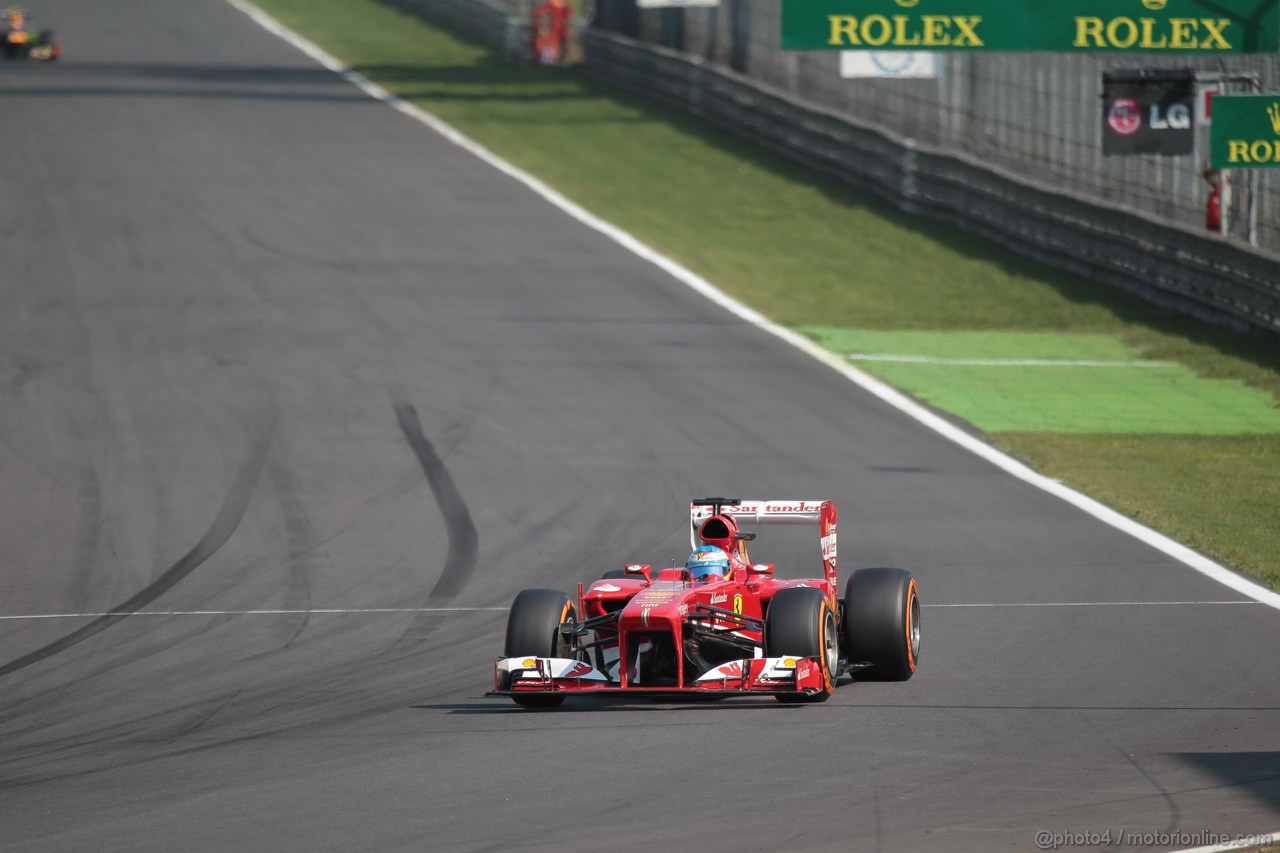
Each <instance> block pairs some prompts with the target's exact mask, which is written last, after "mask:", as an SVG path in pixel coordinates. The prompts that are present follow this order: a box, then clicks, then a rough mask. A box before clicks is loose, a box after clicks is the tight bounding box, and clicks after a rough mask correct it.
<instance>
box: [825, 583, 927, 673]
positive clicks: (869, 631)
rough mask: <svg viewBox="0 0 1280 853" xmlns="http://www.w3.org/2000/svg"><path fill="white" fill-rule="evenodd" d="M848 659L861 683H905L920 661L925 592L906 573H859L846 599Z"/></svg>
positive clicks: (845, 621) (845, 631)
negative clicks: (864, 666)
mask: <svg viewBox="0 0 1280 853" xmlns="http://www.w3.org/2000/svg"><path fill="white" fill-rule="evenodd" d="M844 634H845V645H846V647H847V648H846V657H847V659H848V661H849V663H850V664H859V663H868V664H871V666H870V667H869V668H868V669H865V670H859V671H858V672H857V675H856V677H857V678H858V680H860V681H906V680H907V679H908V678H910V677H911V676H912V675H914V674H915V671H916V664H917V663H918V662H919V660H920V593H919V590H918V589H917V587H916V579H915V578H914V577H912V576H911V573H910V572H908V571H906V570H904V569H886V568H879V569H859V570H858V571H856V572H854V573H853V575H852V576H851V577H850V578H849V582H848V584H846V585H845V595H844Z"/></svg>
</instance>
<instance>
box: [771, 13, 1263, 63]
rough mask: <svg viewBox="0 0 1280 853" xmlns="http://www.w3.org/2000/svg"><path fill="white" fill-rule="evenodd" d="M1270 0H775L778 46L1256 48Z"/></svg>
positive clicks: (1134, 50) (1222, 50)
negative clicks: (779, 12)
mask: <svg viewBox="0 0 1280 853" xmlns="http://www.w3.org/2000/svg"><path fill="white" fill-rule="evenodd" d="M1278 30H1280V0H782V47H783V48H784V49H786V50H1007V51H1064V52H1072V51H1126V52H1131V53H1263V52H1271V51H1274V50H1276V49H1277V47H1280V40H1278V38H1277V31H1278Z"/></svg>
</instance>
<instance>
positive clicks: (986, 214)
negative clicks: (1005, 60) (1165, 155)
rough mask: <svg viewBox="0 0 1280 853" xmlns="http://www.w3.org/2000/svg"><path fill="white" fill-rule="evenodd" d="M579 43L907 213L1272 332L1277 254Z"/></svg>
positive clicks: (626, 47)
mask: <svg viewBox="0 0 1280 853" xmlns="http://www.w3.org/2000/svg"><path fill="white" fill-rule="evenodd" d="M584 42H585V49H586V70H587V72H588V73H589V74H591V75H592V76H595V77H598V78H601V79H604V80H606V81H608V82H611V83H614V84H615V85H618V86H621V87H623V88H626V89H631V90H633V91H637V92H641V93H643V94H646V95H650V96H654V97H659V98H662V99H663V100H666V101H668V102H670V103H673V104H675V105H677V106H681V107H683V108H685V109H688V110H690V111H691V112H694V113H696V114H698V115H700V116H702V117H704V118H707V119H709V120H711V121H713V122H715V123H716V124H719V125H721V126H723V127H725V128H727V129H729V130H731V131H733V132H735V133H738V134H741V135H743V136H745V137H748V138H750V139H753V140H755V141H757V142H762V143H764V144H766V145H768V146H770V147H772V148H774V149H776V150H778V151H780V152H782V153H784V154H786V155H788V156H791V157H793V158H795V159H797V160H800V161H802V162H805V163H808V164H810V165H813V166H817V167H819V168H821V169H824V170H826V171H828V172H830V173H833V174H835V175H836V176H838V177H839V178H841V179H843V180H845V181H847V182H849V183H851V184H854V185H856V186H859V187H862V188H864V189H868V190H871V191H873V192H875V193H877V194H878V195H880V196H881V197H883V198H885V199H886V200H888V201H889V202H890V203H892V204H894V205H896V206H898V207H900V208H902V209H904V210H907V211H910V212H914V213H922V214H925V215H928V216H931V217H934V218H938V219H943V220H946V221H948V222H951V223H954V224H955V225H956V226H958V227H960V228H962V229H964V230H966V231H970V232H973V233H976V234H979V235H981V236H983V237H986V238H988V239H991V240H993V241H995V242H997V243H1000V244H1003V245H1005V246H1007V247H1009V248H1010V249H1012V250H1014V251H1016V252H1018V253H1020V254H1024V255H1028V256H1030V257H1033V258H1036V259H1037V260H1041V261H1044V262H1046V263H1049V264H1052V265H1054V266H1057V267H1062V268H1066V269H1069V270H1071V271H1073V272H1076V273H1079V274H1081V275H1085V276H1088V277H1090V278H1092V279H1097V280H1101V281H1104V282H1107V283H1109V284H1113V285H1117V286H1119V287H1122V288H1124V289H1126V290H1129V291H1131V292H1133V293H1135V294H1137V295H1139V296H1141V297H1143V298H1145V299H1147V300H1149V301H1151V302H1155V303H1159V304H1163V305H1166V306H1168V307H1171V308H1174V309H1177V310H1180V311H1183V312H1187V313H1190V314H1193V315H1195V316H1198V317H1201V318H1203V319H1206V320H1210V321H1213V322H1217V323H1225V324H1228V325H1231V326H1234V327H1236V328H1249V327H1252V328H1258V329H1264V330H1267V331H1270V332H1275V333H1280V255H1271V254H1269V253H1266V252H1263V251H1258V250H1251V249H1249V248H1247V247H1244V246H1242V245H1239V244H1236V243H1230V242H1227V241H1224V240H1222V239H1220V238H1217V237H1214V236H1213V235H1209V234H1206V233H1203V232H1201V231H1198V230H1195V229H1191V228H1187V227H1185V226H1182V225H1179V224H1176V223H1168V222H1164V221H1162V220H1159V219H1157V218H1155V217H1151V216H1147V215H1144V214H1140V213H1135V212H1132V211H1125V210H1122V209H1118V208H1115V207H1107V206H1105V205H1102V204H1099V203H1098V202H1096V201H1093V200H1091V199H1087V198H1084V197H1080V196H1074V195H1072V194H1070V193H1065V192H1063V190H1061V189H1060V188H1055V187H1048V186H1042V185H1038V184H1036V183H1034V182H1032V181H1029V180H1027V179H1026V178H1023V177H1020V176H1015V175H1012V174H1010V173H1007V172H1005V171H1002V170H1000V169H997V168H993V167H992V166H990V165H988V164H986V163H981V162H978V161H976V160H975V159H971V158H969V157H967V156H965V155H963V154H958V153H956V152H954V151H948V150H944V149H941V148H937V147H933V146H926V145H920V144H916V143H913V142H911V141H910V140H907V139H903V138H900V137H898V136H896V135H894V134H892V133H890V132H889V131H887V130H885V129H883V128H879V127H876V126H875V125H873V124H870V123H867V122H863V121H860V120H857V119H854V118H852V117H850V116H846V115H840V114H836V113H834V112H832V111H830V110H826V109H823V108H822V107H819V106H817V105H814V104H807V103H804V102H803V101H801V100H799V99H797V98H794V97H792V96H791V95H788V94H786V93H783V92H780V91H777V90H774V89H771V88H770V87H768V86H766V85H764V84H762V83H760V82H759V81H756V80H752V79H750V78H748V77H746V76H744V75H741V74H738V73H736V72H733V71H730V70H728V69H725V68H722V67H718V66H713V65H710V64H709V63H707V62H705V61H703V60H701V59H698V58H696V57H690V56H686V55H684V54H680V53H677V52H675V51H672V50H669V49H667V48H662V47H658V46H656V45H650V44H645V43H642V42H638V41H634V40H632V39H629V38H626V37H625V36H620V35H617V34H614V33H606V32H601V31H591V32H589V33H587V34H586V35H585V37H584Z"/></svg>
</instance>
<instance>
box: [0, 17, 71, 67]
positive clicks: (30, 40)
mask: <svg viewBox="0 0 1280 853" xmlns="http://www.w3.org/2000/svg"><path fill="white" fill-rule="evenodd" d="M0 51H3V53H4V58H5V59H36V60H43V61H46V62H55V61H57V59H58V58H59V57H60V56H62V45H61V44H59V43H58V39H57V37H56V36H55V35H54V34H53V30H39V29H36V27H35V24H33V23H32V21H31V19H30V18H28V17H27V13H26V10H24V9H20V8H18V7H16V6H13V7H10V8H8V9H5V11H4V19H3V21H0Z"/></svg>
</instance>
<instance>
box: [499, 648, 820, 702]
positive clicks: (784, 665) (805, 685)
mask: <svg viewBox="0 0 1280 853" xmlns="http://www.w3.org/2000/svg"><path fill="white" fill-rule="evenodd" d="M822 689H823V679H822V666H821V662H820V660H819V659H818V658H816V657H813V658H804V657H770V658H747V659H745V660H736V661H729V662H728V663H723V664H720V665H719V666H716V667H713V668H712V669H710V670H709V671H707V672H706V673H704V674H703V675H701V676H700V677H699V678H698V679H697V680H696V681H694V682H693V683H692V684H689V685H686V686H683V687H680V686H675V685H671V684H644V683H642V682H641V683H637V682H636V681H631V682H629V683H628V685H627V686H626V687H623V686H622V684H621V683H620V682H618V681H614V680H611V679H610V678H609V676H608V675H606V674H605V673H603V672H601V671H600V670H598V669H596V668H595V667H593V666H591V665H590V664H588V663H586V662H584V661H579V660H571V659H569V658H535V657H527V658H499V659H498V660H497V661H496V662H495V663H494V665H493V691H492V692H491V693H489V694H488V695H490V696H512V695H516V694H519V695H527V694H541V695H547V694H561V695H563V694H566V693H575V694H597V695H604V694H608V695H616V694H633V695H641V694H646V695H653V694H661V693H698V694H720V695H735V694H736V695H740V694H750V693H762V694H768V695H774V694H790V693H810V692H818V691H821V690H822Z"/></svg>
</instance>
